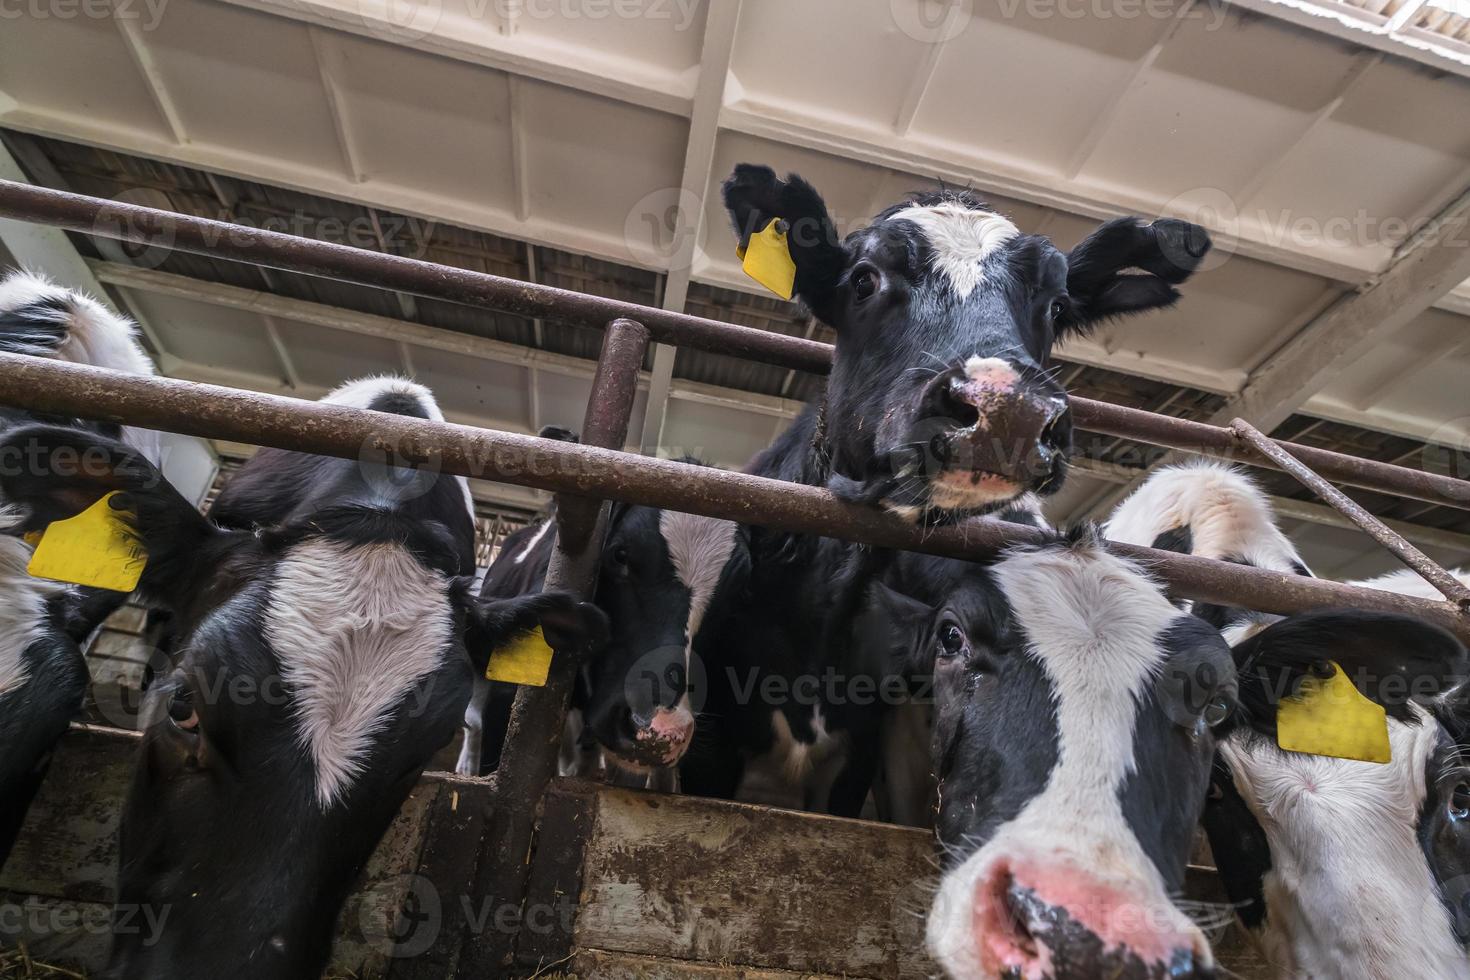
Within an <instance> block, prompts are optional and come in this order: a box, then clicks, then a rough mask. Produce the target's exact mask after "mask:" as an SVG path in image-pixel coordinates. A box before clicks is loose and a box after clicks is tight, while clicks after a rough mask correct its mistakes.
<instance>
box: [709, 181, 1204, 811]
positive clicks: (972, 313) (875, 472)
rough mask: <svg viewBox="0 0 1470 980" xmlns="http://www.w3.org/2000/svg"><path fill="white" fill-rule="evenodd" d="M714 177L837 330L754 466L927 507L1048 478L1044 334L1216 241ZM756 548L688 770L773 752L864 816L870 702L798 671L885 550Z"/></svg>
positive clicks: (1059, 438) (760, 539)
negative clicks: (775, 232) (862, 211)
mask: <svg viewBox="0 0 1470 980" xmlns="http://www.w3.org/2000/svg"><path fill="white" fill-rule="evenodd" d="M723 190H724V200H725V204H726V207H727V210H728V211H729V214H730V217H731V220H732V222H733V223H734V227H735V231H736V234H737V235H738V236H739V237H740V239H741V241H742V242H748V241H749V240H750V238H751V236H752V234H753V233H755V232H757V231H761V230H763V229H765V228H766V227H767V226H768V225H769V224H770V223H771V222H772V221H777V220H779V221H780V222H782V223H783V226H784V228H785V230H786V234H787V241H788V243H789V248H790V252H791V257H792V259H793V261H794V263H795V266H796V278H795V293H796V296H797V297H798V298H799V299H800V300H801V302H802V303H803V304H805V306H806V307H807V308H808V309H809V310H810V311H811V312H812V314H813V315H814V316H816V317H817V319H819V320H821V321H822V322H823V323H825V324H827V325H828V326H830V327H831V328H832V329H833V330H834V331H835V333H836V355H835V360H834V363H833V368H832V373H831V376H830V378H829V379H828V381H827V385H826V391H825V393H824V395H823V396H822V397H821V398H820V399H819V400H818V401H817V402H816V403H815V404H813V405H811V406H809V407H808V409H807V410H806V411H805V412H804V413H803V414H802V415H801V416H800V417H799V418H798V419H797V420H796V421H795V422H794V423H793V424H792V426H791V427H790V428H789V429H788V430H787V431H786V432H785V433H784V434H783V435H782V436H781V437H780V438H779V439H778V440H777V441H776V443H775V444H774V445H773V446H771V447H770V448H769V449H767V450H765V451H764V452H763V453H761V454H760V455H759V456H757V457H756V459H755V460H754V461H752V463H751V464H750V465H749V466H748V467H747V469H748V471H749V472H752V473H755V474H757V475H760V476H765V477H772V478H775V479H780V480H789V481H793V482H797V483H805V484H809V485H814V486H825V487H829V488H831V489H832V490H833V491H834V492H836V493H838V494H840V495H842V496H844V497H846V498H849V499H853V500H859V501H866V502H871V503H874V504H878V505H881V506H883V507H885V508H887V509H888V510H890V511H893V512H896V513H898V514H901V515H903V516H904V517H906V518H908V519H912V520H915V521H923V522H935V521H946V520H956V519H960V518H963V517H965V516H969V515H975V514H981V513H985V512H988V511H993V510H995V509H997V508H1000V507H1002V506H1004V505H1005V503H1006V502H1008V501H1010V500H1013V499H1015V498H1016V497H1018V496H1020V495H1021V494H1023V493H1025V492H1027V491H1031V490H1035V491H1037V492H1040V493H1047V492H1050V491H1053V490H1055V489H1056V488H1057V487H1058V486H1059V485H1060V483H1061V480H1062V478H1063V475H1064V470H1065V466H1066V455H1067V452H1068V450H1069V449H1070V445H1071V423H1070V416H1069V414H1068V411H1067V400H1066V393H1065V392H1064V391H1062V389H1061V387H1060V386H1059V385H1058V384H1057V383H1056V381H1055V379H1054V378H1053V377H1052V375H1051V374H1050V373H1049V371H1048V364H1049V361H1050V357H1051V352H1052V347H1053V346H1054V344H1056V343H1057V342H1058V341H1061V340H1064V339H1065V338H1067V337H1068V336H1073V335H1077V334H1081V333H1085V332H1086V331H1088V330H1090V329H1091V328H1093V327H1094V326H1095V325H1096V324H1098V323H1100V322H1101V321H1103V320H1106V319H1108V318H1111V317H1119V316H1125V315H1129V314H1133V313H1141V312H1145V311H1148V310H1153V309H1158V308H1161V307H1166V306H1169V305H1170V304H1172V303H1173V302H1174V301H1175V300H1176V299H1178V297H1179V293H1178V290H1177V289H1176V286H1177V284H1179V283H1181V282H1183V281H1184V280H1186V279H1188V278H1189V276H1190V275H1191V274H1192V273H1193V272H1194V270H1195V269H1196V268H1197V267H1198V265H1199V263H1200V261H1201V260H1202V259H1203V257H1204V255H1205V253H1206V252H1207V251H1208V249H1209V247H1210V240H1209V237H1208V235H1206V233H1205V232H1204V230H1203V229H1201V228H1199V227H1198V226H1196V225H1192V224H1189V223H1187V222H1183V221H1174V220H1160V221H1156V222H1154V223H1152V224H1148V223H1145V222H1143V221H1141V220H1139V219H1137V218H1119V219H1116V220H1113V221H1109V222H1107V223H1106V224H1104V225H1103V226H1102V227H1101V228H1099V229H1098V230H1097V231H1095V232H1094V233H1093V234H1092V235H1090V236H1088V237H1087V238H1086V239H1085V240H1084V241H1082V242H1081V243H1080V244H1078V245H1077V246H1076V247H1075V248H1074V249H1072V250H1071V252H1069V253H1063V252H1062V251H1060V250H1058V249H1057V248H1056V247H1055V246H1054V245H1053V244H1052V243H1051V242H1050V241H1049V240H1047V239H1046V238H1043V237H1041V236H1036V235H1025V234H1022V233H1021V232H1020V230H1019V229H1018V228H1017V227H1016V226H1015V225H1014V224H1013V223H1012V222H1011V221H1010V220H1009V219H1007V218H1005V217H1004V216H1002V215H1000V214H998V213H996V212H994V211H991V210H989V209H988V208H986V207H985V206H984V205H983V204H982V203H981V202H980V200H979V199H978V198H976V197H974V196H973V195H971V194H969V193H967V192H944V193H930V194H921V195H918V196H916V197H915V198H914V199H913V200H911V201H908V202H905V203H903V204H898V205H895V206H893V207H890V208H888V209H887V210H885V211H883V212H882V213H881V214H879V215H878V216H877V217H876V218H874V219H873V221H872V223H871V224H869V225H868V226H867V227H865V228H863V229H862V230H859V231H856V232H853V233H852V234H851V235H849V236H847V238H846V239H845V240H839V239H838V237H837V233H836V230H835V228H834V226H833V223H832V220H831V218H830V217H829V215H828V213H827V209H826V206H825V205H824V204H823V202H822V199H821V197H820V196H819V195H818V194H817V192H816V190H815V189H814V188H812V186H811V185H809V184H808V183H806V182H805V181H804V180H802V179H801V178H800V177H798V176H795V175H791V176H788V177H787V178H786V179H785V180H780V179H778V178H777V177H776V175H775V173H774V172H773V171H771V170H770V169H769V168H766V167H759V166H753V165H750V164H742V165H740V166H738V167H736V168H735V171H734V173H733V174H732V175H731V176H730V177H729V179H727V180H726V182H725V184H724V189H723ZM751 554H752V562H753V570H752V575H751V589H750V594H749V598H748V602H747V604H746V605H745V606H744V608H743V610H742V612H741V614H740V621H741V628H740V629H739V630H730V631H725V632H723V633H721V634H718V635H713V634H712V635H711V636H709V637H708V638H707V639H701V641H700V644H699V645H698V646H697V648H696V653H697V654H698V656H699V657H700V659H701V660H702V661H703V663H704V665H705V667H706V668H707V673H708V676H709V678H710V694H709V702H710V707H709V709H708V714H709V715H710V716H711V719H710V720H711V724H709V725H708V726H704V725H702V726H701V728H702V729H704V728H706V727H707V728H708V729H709V733H708V737H707V738H705V737H702V738H700V739H699V740H698V743H697V747H698V748H699V751H698V752H697V753H695V754H694V755H692V756H691V757H690V758H692V759H693V760H694V761H693V762H691V763H689V764H687V765H685V766H683V767H682V768H681V776H682V777H683V782H684V785H685V787H686V788H688V789H690V790H691V791H693V792H697V793H701V794H705V795H716V796H726V797H728V796H730V795H731V794H733V793H734V792H735V788H736V787H737V786H738V785H739V783H740V780H741V777H742V774H743V769H744V766H745V764H746V763H747V762H748V761H749V760H751V759H753V758H756V757H760V756H769V755H771V754H773V753H774V754H776V755H781V756H784V757H785V759H786V760H787V764H786V765H785V766H784V768H786V769H787V770H788V771H789V772H790V773H791V774H793V775H794V776H795V777H797V778H798V779H801V780H803V781H805V782H807V796H808V805H811V806H816V807H818V808H829V809H831V810H832V811H833V812H837V813H845V814H855V813H856V812H857V811H858V809H859V808H860V807H861V806H862V800H863V798H864V797H865V796H866V793H867V790H866V787H867V785H868V783H869V782H870V781H871V775H872V773H871V768H872V766H873V764H874V762H875V760H876V758H877V756H878V753H877V751H876V750H869V749H867V748H863V749H862V750H860V751H853V749H854V748H856V746H855V745H854V744H852V743H853V742H854V740H855V739H861V740H864V741H866V740H867V739H868V738H869V737H871V733H870V732H868V731H867V730H866V729H868V728H869V727H870V726H871V725H872V718H871V714H872V712H870V711H866V710H863V709H862V708H860V707H859V706H858V705H856V704H855V703H854V700H855V699H852V698H846V697H844V699H843V700H844V703H843V704H841V705H838V704H835V703H833V701H834V699H830V698H828V699H825V700H824V698H823V697H820V696H817V695H814V694H810V693H808V694H796V693H795V688H796V687H797V686H798V685H800V686H802V687H803V688H810V687H811V681H812V679H816V683H817V685H818V687H820V688H823V689H825V688H826V687H827V684H826V682H825V681H824V680H822V679H823V678H824V677H827V676H829V675H830V673H831V672H832V671H833V670H840V669H841V665H842V661H843V659H844V654H843V652H842V651H840V650H833V649H829V647H830V646H831V643H830V642H829V641H830V640H831V638H832V637H834V636H836V635H839V632H840V631H842V630H844V629H845V627H846V625H847V621H848V620H849V619H850V617H851V614H852V613H853V612H854V611H855V610H856V608H857V605H858V603H859V602H860V601H861V596H862V588H863V585H864V584H865V581H866V579H867V578H868V577H870V575H871V573H872V571H873V569H874V567H875V566H876V565H879V564H881V562H882V561H883V560H885V559H884V556H882V555H881V554H879V555H874V554H872V553H870V552H867V551H866V550H863V549H855V548H852V547H850V546H848V545H846V544H844V543H842V542H837V541H834V540H831V539H825V538H820V537H816V536H813V535H797V534H787V533H781V532H772V531H768V530H764V529H759V528H757V529H754V530H753V531H752V540H751ZM767 679H770V681H771V682H772V683H773V684H774V685H775V686H776V687H779V688H781V689H782V690H783V691H787V692H792V694H793V696H789V697H783V698H782V699H781V701H780V703H779V704H774V703H772V699H771V698H770V697H766V696H762V695H761V693H760V692H761V691H762V690H763V689H766V688H765V685H766V682H767ZM747 681H750V682H751V683H747ZM854 726H856V728H854ZM858 729H862V730H861V731H858ZM849 732H853V733H854V734H853V735H851V736H850V735H849ZM844 743H846V744H844ZM846 760H851V761H852V763H853V764H852V765H848V762H847V761H846ZM834 794H835V796H834Z"/></svg>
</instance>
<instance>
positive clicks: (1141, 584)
mask: <svg viewBox="0 0 1470 980" xmlns="http://www.w3.org/2000/svg"><path fill="white" fill-rule="evenodd" d="M995 578H996V581H997V583H998V584H999V585H1000V588H1001V590H1002V591H1003V592H1004V594H1005V597H1006V599H1007V601H1008V602H1009V603H1010V606H1011V610H1012V612H1013V615H1014V618H1015V621H1016V623H1017V624H1019V625H1020V627H1021V628H1022V630H1023V631H1024V633H1025V635H1026V638H1027V641H1028V651H1027V655H1029V656H1031V657H1033V658H1034V659H1035V660H1036V661H1037V663H1039V664H1040V666H1041V668H1042V670H1043V671H1044V672H1045V674H1046V678H1047V680H1048V681H1049V683H1050V684H1051V688H1052V696H1053V704H1054V705H1055V709H1056V716H1057V737H1058V745H1057V762H1056V765H1055V766H1054V767H1053V768H1052V771H1051V773H1050V775H1049V777H1048V779H1047V783H1046V786H1045V787H1044V788H1043V790H1042V792H1041V793H1039V794H1038V795H1037V796H1035V797H1033V798H1032V799H1031V800H1030V801H1028V802H1027V804H1026V805H1025V806H1024V807H1023V808H1022V809H1021V811H1020V813H1019V814H1017V815H1016V817H1015V818H1014V819H1012V820H1010V821H1008V822H1007V823H1006V824H1004V825H1003V826H1002V827H1001V828H1000V829H999V830H998V831H997V832H996V834H995V836H994V837H992V838H991V839H990V841H988V842H987V843H986V845H985V846H984V847H982V848H981V849H980V850H978V851H976V852H975V853H974V854H973V855H971V856H970V858H969V859H968V860H966V861H965V863H964V864H962V865H960V866H959V867H958V868H956V869H955V870H953V871H951V872H950V873H949V874H947V875H945V877H944V879H943V881H942V882H941V883H940V891H939V896H938V897H937V898H936V900H935V903H934V908H933V910H932V911H931V913H930V916H929V923H928V938H929V948H930V950H931V952H933V954H934V955H935V957H936V958H937V959H939V961H940V962H941V963H942V964H943V965H944V966H945V967H946V968H947V969H949V970H950V972H951V973H952V974H954V975H956V976H970V975H976V976H978V975H980V974H981V972H982V965H981V963H980V960H979V951H978V950H977V949H976V945H975V936H974V911H975V895H976V889H977V887H978V886H979V885H980V883H981V882H983V881H986V880H987V879H988V876H989V874H990V872H991V871H992V869H994V868H995V867H996V865H997V864H998V863H1000V862H1006V863H1012V862H1014V863H1016V864H1025V863H1026V862H1028V861H1037V862H1042V863H1048V864H1053V865H1054V864H1057V863H1065V864H1069V865H1071V866H1074V867H1076V869H1077V870H1078V871H1080V872H1082V873H1084V874H1086V875H1088V876H1090V877H1094V878H1096V879H1097V880H1099V881H1101V882H1105V883H1110V884H1112V885H1114V886H1115V887H1117V888H1119V889H1120V890H1124V891H1126V894H1128V895H1130V896H1134V897H1135V899H1136V901H1137V902H1139V903H1140V904H1141V905H1143V906H1146V908H1147V914H1148V915H1149V916H1150V918H1149V919H1148V921H1149V922H1157V923H1160V927H1161V929H1167V931H1168V932H1169V933H1170V934H1172V935H1176V936H1184V937H1200V934H1199V931H1198V929H1197V928H1196V927H1195V926H1194V925H1193V924H1192V923H1191V922H1189V920H1188V919H1187V918H1186V917H1185V916H1184V914H1183V913H1181V912H1179V911H1178V910H1177V909H1176V908H1175V907H1174V906H1173V904H1172V902H1171V901H1170V900H1169V896H1168V891H1167V889H1166V887H1165V884H1164V880H1163V878H1162V876H1161V875H1160V874H1159V871H1158V869H1157V867H1155V865H1154V863H1153V861H1152V860H1151V859H1150V858H1149V856H1148V854H1147V853H1146V852H1145V851H1144V849H1143V846H1142V845H1141V844H1140V843H1139V841H1138V838H1137V837H1136V836H1135V834H1134V832H1133V830H1132V829H1131V828H1130V827H1129V826H1128V821H1127V819H1126V818H1125V817H1124V815H1123V809H1122V804H1121V801H1120V797H1119V793H1120V790H1121V789H1122V786H1123V783H1124V781H1125V780H1126V779H1127V778H1128V776H1129V775H1130V774H1131V773H1132V772H1133V771H1134V751H1133V738H1134V729H1135V725H1136V718H1137V715H1138V711H1139V705H1140V703H1142V702H1143V701H1144V699H1146V698H1147V697H1148V696H1149V693H1150V691H1151V689H1152V686H1153V682H1154V679H1155V678H1156V677H1157V676H1158V674H1159V673H1160V672H1161V671H1162V670H1163V669H1164V666H1165V659H1166V652H1165V651H1164V649H1163V648H1162V646H1161V645H1160V643H1159V638H1160V635H1161V634H1162V633H1163V631H1164V630H1165V629H1166V628H1167V627H1168V626H1169V624H1170V623H1171V621H1173V620H1174V619H1175V617H1177V616H1178V615H1179V611H1178V610H1177V609H1175V608H1174V607H1173V606H1171V605H1170V604H1169V602H1168V600H1167V599H1165V598H1164V595H1163V593H1162V591H1161V590H1160V589H1159V587H1158V586H1157V585H1156V584H1155V583H1154V582H1152V581H1151V580H1150V579H1148V578H1147V577H1146V576H1145V575H1144V574H1143V573H1142V572H1141V571H1139V570H1138V568H1136V567H1135V566H1134V565H1132V564H1130V563H1129V562H1126V561H1124V560H1122V559H1120V558H1117V557H1115V556H1113V555H1109V554H1107V553H1106V552H1101V551H1094V550H1091V549H1075V550H1071V549H1069V550H1062V549H1056V548H1049V549H1045V550H1041V551H1035V552H1023V553H1020V554H1017V555H1013V556H1011V557H1008V558H1006V559H1005V560H1004V561H1002V562H1001V563H999V564H998V565H996V566H995ZM1040 897H1041V898H1042V900H1043V901H1045V900H1047V896H1045V895H1041V896H1040ZM1092 911H1093V912H1094V915H1093V916H1092V917H1091V918H1094V919H1095V918H1096V911H1097V910H1092ZM1133 911H1135V912H1136V911H1138V910H1133ZM1195 945H1196V946H1198V947H1199V948H1201V949H1202V948H1203V939H1202V938H1198V941H1197V942H1196V943H1195Z"/></svg>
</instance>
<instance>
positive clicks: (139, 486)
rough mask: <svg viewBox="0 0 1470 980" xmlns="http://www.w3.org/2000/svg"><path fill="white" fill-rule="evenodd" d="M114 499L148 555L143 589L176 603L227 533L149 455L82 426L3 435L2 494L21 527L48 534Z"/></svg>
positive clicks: (0, 452) (205, 567) (0, 440)
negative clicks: (61, 523) (57, 524)
mask: <svg viewBox="0 0 1470 980" xmlns="http://www.w3.org/2000/svg"><path fill="white" fill-rule="evenodd" d="M114 492H115V493H116V495H115V496H113V497H112V498H111V500H109V502H108V506H109V507H111V508H112V509H113V510H114V511H115V512H116V513H117V514H118V516H119V517H121V518H122V519H123V523H124V524H126V525H128V526H129V527H131V529H132V531H133V534H134V536H135V537H136V539H137V542H138V544H139V545H140V546H141V548H142V550H143V551H144V552H145V553H146V554H147V556H148V560H147V565H146V566H145V568H144V571H143V576H142V581H141V583H140V584H139V589H140V590H141V591H142V592H143V593H144V594H146V595H148V596H149V597H150V598H153V599H155V600H157V601H159V602H162V603H164V604H169V605H172V604H173V603H175V602H177V601H179V600H180V599H181V598H182V597H183V595H185V594H186V593H188V592H189V590H190V589H191V588H192V587H193V585H194V584H195V583H197V581H198V580H199V576H200V574H201V573H202V572H204V571H207V570H208V569H209V567H210V564H211V563H213V562H214V561H215V560H216V559H217V557H218V555H217V553H216V551H215V548H214V546H215V545H216V544H217V543H218V541H219V540H220V539H222V538H225V537H230V536H231V535H229V534H228V533H227V532H224V531H221V530H219V529H218V528H217V527H215V526H214V525H213V524H212V523H210V522H209V521H208V520H206V519H205V518H204V517H203V515H201V514H200V513H199V509H198V508H197V507H195V506H194V505H193V504H192V503H190V502H189V501H188V500H186V499H185V498H184V497H183V495H181V494H180V493H179V492H178V491H177V490H175V489H174V487H173V485H172V484H171V483H169V482H168V480H166V479H165V478H164V476H163V474H162V473H160V472H159V471H158V468H157V467H155V466H154V465H153V464H152V463H151V462H149V461H148V460H147V459H146V458H145V457H144V456H143V455H142V454H141V453H139V452H137V451H136V450H134V449H132V448H131V447H129V446H127V445H125V444H124V443H121V442H118V441H117V440H115V439H109V438H107V437H106V436H101V435H97V434H95V433H91V432H85V431H82V430H79V429H71V428H65V427H61V426H49V425H27V426H20V427H18V428H15V429H11V430H10V431H9V432H7V433H5V434H4V436H3V438H0V499H4V500H5V501H6V503H7V505H9V509H10V510H12V511H13V512H18V513H17V514H16V519H17V520H18V521H19V529H20V530H25V531H43V530H45V528H46V527H47V526H48V525H50V524H51V523H53V522H55V521H60V520H66V519H68V518H72V517H75V516H76V515H78V514H80V513H81V512H82V511H84V510H86V509H87V508H89V507H91V506H92V505H93V504H95V503H97V502H98V501H99V500H101V499H102V498H103V497H105V496H106V495H107V494H109V493H114Z"/></svg>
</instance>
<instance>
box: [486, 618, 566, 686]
mask: <svg viewBox="0 0 1470 980" xmlns="http://www.w3.org/2000/svg"><path fill="white" fill-rule="evenodd" d="M550 673H551V646H550V644H548V643H547V642H546V637H545V636H544V635H542V633H541V627H539V626H538V627H536V628H535V629H533V630H532V631H531V632H529V633H527V634H526V635H524V636H522V637H521V638H520V639H518V640H516V641H515V642H514V643H512V644H511V645H510V646H506V647H501V648H500V649H499V650H496V651H495V652H494V653H492V654H490V665H489V666H488V667H486V668H485V679H486V680H491V681H504V682H505V683H507V684H528V685H530V686H531V687H545V686H546V676H547V675H548V674H550Z"/></svg>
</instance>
